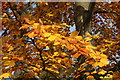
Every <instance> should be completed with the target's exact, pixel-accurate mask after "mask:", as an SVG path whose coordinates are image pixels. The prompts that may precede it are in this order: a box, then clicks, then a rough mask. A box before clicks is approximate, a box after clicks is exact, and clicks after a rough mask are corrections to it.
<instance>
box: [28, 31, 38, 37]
mask: <svg viewBox="0 0 120 80" xmlns="http://www.w3.org/2000/svg"><path fill="white" fill-rule="evenodd" d="M26 35H28V37H29V38H33V37H35V36H36V35H37V34H35V33H34V32H31V33H27V34H26Z"/></svg>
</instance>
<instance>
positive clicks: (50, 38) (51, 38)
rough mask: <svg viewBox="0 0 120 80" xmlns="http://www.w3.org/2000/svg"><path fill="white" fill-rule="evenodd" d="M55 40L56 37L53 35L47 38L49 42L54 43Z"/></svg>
mask: <svg viewBox="0 0 120 80" xmlns="http://www.w3.org/2000/svg"><path fill="white" fill-rule="evenodd" d="M55 39H57V36H55V35H51V36H50V37H48V40H49V41H54V40H55Z"/></svg>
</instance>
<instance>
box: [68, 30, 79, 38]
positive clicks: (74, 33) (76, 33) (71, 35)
mask: <svg viewBox="0 0 120 80" xmlns="http://www.w3.org/2000/svg"><path fill="white" fill-rule="evenodd" d="M78 33H79V32H78V31H73V32H72V33H71V34H70V37H76V36H78Z"/></svg>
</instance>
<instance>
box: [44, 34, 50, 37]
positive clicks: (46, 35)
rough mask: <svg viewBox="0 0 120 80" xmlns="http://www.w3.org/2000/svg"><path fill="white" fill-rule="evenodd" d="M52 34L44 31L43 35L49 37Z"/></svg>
mask: <svg viewBox="0 0 120 80" xmlns="http://www.w3.org/2000/svg"><path fill="white" fill-rule="evenodd" d="M50 35H51V33H44V34H43V36H44V37H49V36H50Z"/></svg>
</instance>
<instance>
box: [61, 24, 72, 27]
mask: <svg viewBox="0 0 120 80" xmlns="http://www.w3.org/2000/svg"><path fill="white" fill-rule="evenodd" d="M61 25H64V26H67V27H70V26H69V25H67V24H66V23H62V24H61Z"/></svg>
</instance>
